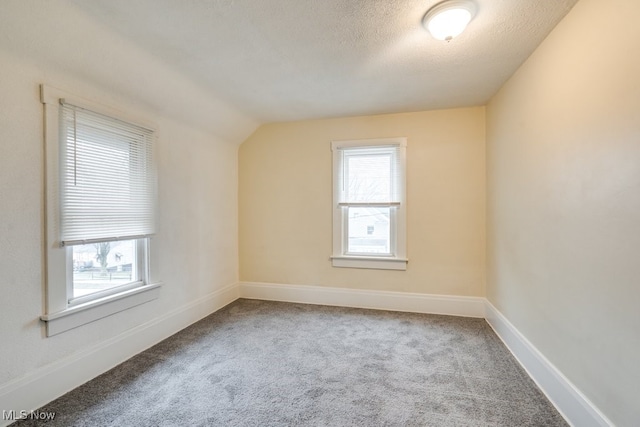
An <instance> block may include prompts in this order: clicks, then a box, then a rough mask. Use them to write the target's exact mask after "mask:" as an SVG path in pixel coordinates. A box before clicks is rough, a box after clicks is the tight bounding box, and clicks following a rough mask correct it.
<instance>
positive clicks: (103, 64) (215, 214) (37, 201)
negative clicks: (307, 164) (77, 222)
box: [0, 1, 255, 410]
mask: <svg viewBox="0 0 640 427" xmlns="http://www.w3.org/2000/svg"><path fill="white" fill-rule="evenodd" d="M0 28H2V34H1V38H0V64H1V67H0V68H1V77H0V94H1V95H0V249H1V251H2V252H1V256H0V292H1V296H0V342H1V343H2V344H1V345H0V389H2V387H3V385H6V384H8V383H15V382H16V381H18V382H19V381H20V379H21V378H23V377H25V376H27V375H28V374H30V373H32V372H34V371H37V370H38V369H44V368H46V367H47V366H51V365H52V364H55V363H57V362H60V361H61V360H65V359H66V358H68V357H71V356H73V355H77V354H79V353H82V352H83V351H86V350H87V349H90V348H94V347H95V346H97V345H99V344H100V343H104V342H107V341H108V340H110V339H113V338H114V337H118V336H119V335H120V334H122V333H124V332H126V331H129V330H131V329H132V328H135V327H137V326H140V325H142V324H144V323H145V322H149V321H153V320H154V319H158V318H160V317H161V316H164V315H166V313H168V312H170V311H171V310H172V309H175V308H179V307H186V306H188V305H189V304H192V303H193V302H194V301H198V300H199V299H201V298H202V297H203V296H206V295H209V294H211V293H212V292H214V291H216V290H219V289H221V288H224V287H226V286H228V285H232V284H235V283H236V282H237V281H238V259H237V252H238V237H237V234H238V220H237V218H238V209H237V194H238V193H237V190H238V189H237V176H238V171H237V144H238V143H239V142H240V141H242V140H243V139H244V138H245V137H246V135H248V134H250V133H251V132H252V131H253V129H254V128H255V123H254V122H253V121H252V120H251V119H250V118H248V117H245V116H243V115H241V114H240V113H238V112H236V111H234V110H233V109H232V108H230V107H228V106H226V105H225V104H224V103H221V102H219V101H217V100H216V99H215V98H213V97H212V96H211V95H210V94H207V93H206V92H205V91H204V90H202V89H201V88H198V87H197V86H195V85H194V84H193V83H192V82H189V81H186V80H184V79H183V78H182V77H181V76H180V75H179V74H177V73H175V72H174V71H173V70H171V69H170V68H169V67H167V66H165V65H164V64H163V63H162V61H161V60H158V59H156V58H153V57H149V56H148V55H146V54H145V53H144V52H141V51H139V50H138V49H137V47H136V46H134V45H131V44H130V43H127V42H126V41H125V40H122V39H120V38H119V37H118V35H117V34H112V33H110V32H109V30H108V29H107V28H103V27H102V26H101V25H100V23H98V22H94V21H92V20H91V19H90V18H89V17H86V16H84V15H82V14H81V13H79V12H78V11H77V10H76V9H75V8H74V7H73V6H72V5H70V4H67V2H61V1H51V2H48V1H47V2H42V1H6V2H3V3H2V11H1V13H0ZM41 83H45V84H48V85H51V86H54V87H58V88H60V89H63V90H65V91H68V92H71V93H73V94H75V95H78V96H81V97H84V98H87V99H90V100H92V101H95V102H98V103H103V104H106V105H109V106H112V107H116V108H117V107H120V108H125V109H128V110H131V111H136V112H137V113H139V115H140V116H142V117H146V118H148V119H149V121H151V122H152V123H155V124H156V125H157V134H158V152H159V153H158V155H159V213H160V229H159V232H158V234H157V236H156V237H154V238H153V239H152V245H151V251H152V275H153V276H154V277H155V278H157V279H158V280H161V281H163V282H164V286H163V287H162V289H161V291H160V297H159V299H157V300H154V301H152V302H150V303H147V304H144V305H141V306H138V307H135V308H133V309H130V310H127V311H124V312H121V313H117V314H115V315H113V316H110V317H107V318H104V319H101V320H98V321H96V322H94V323H91V324H88V325H85V326H82V327H79V328H77V329H74V330H71V331H68V332H65V333H62V334H60V335H57V336H54V337H51V338H46V337H45V331H44V325H43V324H42V323H41V322H40V320H39V316H40V315H42V314H43V313H44V309H45V306H44V271H43V269H44V265H45V263H44V260H43V250H44V242H43V236H44V234H43V233H44V228H43V221H44V204H43V198H44V183H43V175H44V172H43V164H44V158H43V108H42V104H40V101H39V92H38V91H39V84H41ZM186 106H190V108H191V110H189V109H187V108H186ZM190 111H191V112H193V115H192V116H190V115H189V114H190ZM0 406H2V405H0ZM0 409H5V408H0ZM16 409H25V410H29V409H33V408H16Z"/></svg>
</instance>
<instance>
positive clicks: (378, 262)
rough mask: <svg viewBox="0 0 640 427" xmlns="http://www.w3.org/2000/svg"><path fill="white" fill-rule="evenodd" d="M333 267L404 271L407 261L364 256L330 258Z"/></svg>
mask: <svg viewBox="0 0 640 427" xmlns="http://www.w3.org/2000/svg"><path fill="white" fill-rule="evenodd" d="M331 262H332V264H333V266H334V267H344V268H368V269H374V270H406V269H407V263H408V262H409V260H408V259H405V258H381V257H365V256H345V255H342V256H332V257H331Z"/></svg>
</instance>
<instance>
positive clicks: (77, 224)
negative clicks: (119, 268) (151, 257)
mask: <svg viewBox="0 0 640 427" xmlns="http://www.w3.org/2000/svg"><path fill="white" fill-rule="evenodd" d="M61 104H62V105H61V110H60V111H61V114H60V132H61V133H60V143H61V147H60V148H61V150H60V153H61V159H60V192H61V194H60V241H61V244H62V245H75V244H86V243H92V242H102V241H112V240H122V239H134V238H142V237H148V236H150V235H151V234H153V233H154V232H155V202H156V173H155V162H154V157H153V154H154V153H153V140H154V135H153V131H152V130H149V129H145V128H143V127H141V126H138V125H135V124H131V123H127V122H124V121H122V120H119V119H116V118H112V117H109V116H105V115H103V114H99V113H96V112H93V111H90V110H87V109H84V108H81V107H78V106H74V105H70V104H68V103H65V102H64V100H61Z"/></svg>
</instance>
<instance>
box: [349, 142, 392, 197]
mask: <svg viewBox="0 0 640 427" xmlns="http://www.w3.org/2000/svg"><path fill="white" fill-rule="evenodd" d="M398 151H399V147H398V146H375V147H344V148H339V155H340V156H341V162H340V163H341V170H340V184H341V188H340V194H339V197H338V204H339V205H341V206H397V205H399V204H400V175H399V174H400V173H401V167H400V164H399V161H400V156H399V154H398Z"/></svg>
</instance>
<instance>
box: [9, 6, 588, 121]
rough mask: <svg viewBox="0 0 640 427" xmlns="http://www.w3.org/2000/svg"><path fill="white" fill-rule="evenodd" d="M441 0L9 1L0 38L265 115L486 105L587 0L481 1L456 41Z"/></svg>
mask: <svg viewBox="0 0 640 427" xmlns="http://www.w3.org/2000/svg"><path fill="white" fill-rule="evenodd" d="M438 1H439V0H420V1H417V0H188V1H182V0H134V1H132V0H47V1H45V0H3V1H2V2H1V3H0V24H2V25H1V26H2V27H3V28H2V29H0V47H2V45H5V47H8V48H9V50H12V51H13V52H14V53H15V54H18V55H23V54H24V55H27V54H29V52H31V53H32V54H33V55H36V56H38V57H39V58H44V57H46V58H48V60H49V61H50V63H53V62H55V61H58V63H61V64H66V65H64V66H65V67H67V68H68V69H71V68H70V67H72V66H73V72H75V73H77V74H82V75H84V76H91V75H96V74H97V75H98V77H99V76H101V75H102V76H103V77H104V78H108V79H111V80H113V82H112V86H113V87H114V88H116V87H121V90H122V91H123V92H126V91H129V92H133V91H134V90H132V89H137V88H134V87H132V86H134V85H138V86H139V85H141V84H142V85H143V84H144V83H145V82H144V79H141V78H140V76H141V75H147V76H149V79H150V81H152V80H153V79H154V78H155V80H157V81H158V82H159V81H160V80H161V81H163V82H166V85H168V86H171V85H172V80H181V81H183V82H191V83H189V85H191V87H192V89H193V90H195V88H197V97H201V98H203V99H205V98H207V97H209V98H211V99H213V100H215V102H221V103H223V104H224V105H227V106H228V107H229V108H230V109H231V110H232V111H237V112H239V113H240V114H241V115H242V116H244V117H247V118H248V119H249V120H250V121H251V122H254V123H264V122H273V121H289V120H300V119H309V118H326V117H341V116H353V115H366V114H382V113H396V112H405V111H421V110H430V109H440V108H452V107H464V106H475V105H483V104H485V103H486V102H487V101H488V100H489V99H490V98H491V96H492V95H494V94H495V93H496V91H497V90H498V89H499V88H500V87H501V86H502V85H503V84H504V82H505V81H506V80H507V79H508V78H509V77H510V76H511V75H512V74H513V73H514V72H515V71H516V70H517V68H518V67H519V66H520V64H522V62H524V60H525V59H526V58H527V57H528V56H529V55H530V54H531V53H532V52H533V51H534V50H535V48H536V47H537V46H538V45H539V44H540V42H541V41H542V40H543V39H544V38H545V37H546V35H547V34H548V33H549V32H550V31H551V30H552V29H553V28H554V27H555V25H556V24H557V23H558V22H559V21H560V19H562V17H563V16H564V15H565V14H566V13H567V12H568V11H569V10H570V8H571V7H572V6H573V5H574V4H575V3H576V1H577V0H535V1H532V0H474V1H475V2H476V4H477V6H478V13H477V15H476V17H475V18H474V20H473V21H472V22H471V24H470V25H469V27H468V28H467V31H466V32H465V33H463V34H462V35H461V36H459V37H457V38H456V39H454V40H452V41H451V42H442V41H437V40H434V39H432V38H431V36H430V35H429V34H428V33H427V32H426V31H425V30H424V29H423V28H422V26H421V20H422V17H423V15H424V14H425V12H426V11H427V10H428V9H429V8H430V7H431V6H433V5H434V4H436V3H437V2H438ZM3 15H4V16H3ZM3 32H4V34H2V33H3ZM107 38H108V39H109V40H110V42H111V43H110V44H109V45H105V47H104V48H103V47H102V41H103V40H105V39H107ZM119 40H121V41H122V42H120V41H119ZM113 45H121V46H122V48H123V49H124V50H125V51H126V52H127V53H119V52H117V51H116V50H117V49H114V47H113ZM100 49H103V53H104V55H103V58H98V59H96V58H94V57H90V56H91V55H92V54H93V52H95V51H96V50H97V51H100ZM136 51H138V52H139V53H140V54H137V55H136V54H135V52H136ZM131 56H137V57H140V56H144V57H145V58H147V59H146V62H145V64H151V63H153V62H155V63H157V64H158V65H159V66H157V67H152V68H155V69H157V70H158V71H157V75H155V76H151V75H150V74H149V73H154V71H153V70H152V69H146V70H144V71H143V70H140V69H136V67H135V66H134V65H135V64H134V65H131V66H129V67H127V66H126V65H127V64H124V63H123V61H124V62H128V63H129V62H132V61H131ZM83 58H85V60H84V61H83ZM149 58H152V59H149ZM63 61H66V62H63ZM134 62H135V61H134ZM138 68H140V67H138ZM128 74H131V76H128ZM169 76H180V78H179V79H171V78H168V77H169ZM127 79H129V81H127ZM132 79H135V83H133V82H132V81H131V80H132ZM158 82H156V84H159V83H158ZM183 86H185V84H183ZM156 92H158V91H157V90H156ZM176 96H178V97H179V96H180V94H179V93H177V94H176ZM189 96H190V97H191V98H193V97H194V96H192V95H189ZM183 97H184V96H183ZM181 102H182V104H181V108H184V107H185V106H188V100H187V99H184V100H181ZM187 108H188V107H187ZM216 108H217V107H216Z"/></svg>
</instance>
